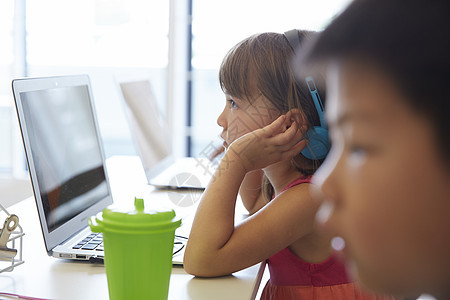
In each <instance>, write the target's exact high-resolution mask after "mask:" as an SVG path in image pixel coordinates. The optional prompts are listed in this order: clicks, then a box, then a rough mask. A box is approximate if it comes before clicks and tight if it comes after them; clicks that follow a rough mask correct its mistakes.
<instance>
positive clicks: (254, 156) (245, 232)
mask: <svg viewBox="0 0 450 300" xmlns="http://www.w3.org/2000/svg"><path fill="white" fill-rule="evenodd" d="M283 122H284V116H281V117H280V118H278V119H277V120H276V121H274V122H273V123H272V124H270V125H268V126H266V127H264V128H262V129H259V130H256V131H254V132H251V133H249V134H247V135H245V136H243V137H241V138H240V139H238V140H236V141H235V142H233V143H232V144H231V145H230V147H229V149H228V151H227V152H226V153H225V156H224V157H223V159H222V161H221V162H220V165H219V167H218V169H217V171H216V173H215V175H214V178H213V180H212V181H211V182H210V184H209V186H208V187H207V189H206V190H205V192H204V193H203V196H202V200H201V202H200V204H199V206H198V209H197V213H196V216H195V219H194V222H193V225H192V229H191V234H190V236H189V240H188V244H187V247H186V253H185V260H184V267H185V270H186V271H187V272H189V273H192V274H195V275H197V276H219V275H225V274H230V273H232V272H235V271H237V270H240V269H243V268H246V267H248V266H251V265H253V264H255V263H258V262H260V261H262V260H264V259H265V258H267V257H268V256H270V255H271V254H273V253H275V252H276V251H278V250H280V249H282V248H283V247H286V246H287V245H289V244H291V243H292V242H294V241H295V240H297V239H298V238H299V237H301V236H302V234H305V233H306V232H309V231H308V230H310V228H309V227H308V226H309V225H308V226H306V227H308V228H306V227H305V226H301V225H299V226H295V224H297V223H298V220H301V218H302V216H301V215H302V214H305V216H303V218H305V220H306V219H307V217H308V216H310V215H312V216H313V215H314V213H313V212H312V211H311V209H316V207H315V206H314V205H313V204H312V203H313V201H306V202H302V201H281V200H282V199H280V201H272V202H271V203H270V204H268V205H266V206H265V207H264V209H262V210H260V211H259V212H258V213H257V214H255V215H253V216H252V217H250V218H248V219H247V220H246V221H244V222H243V223H241V224H240V225H239V226H237V227H235V226H234V212H235V204H236V198H237V195H238V192H239V188H240V186H241V183H242V181H243V180H244V177H245V175H246V174H247V173H248V172H249V171H252V170H256V169H262V168H264V167H265V166H267V165H270V164H272V163H274V162H277V161H282V160H285V159H289V158H291V157H293V156H295V155H296V154H298V153H299V152H300V151H301V150H302V149H303V148H304V147H305V144H304V143H305V142H300V143H299V142H298V141H299V140H300V138H301V134H300V133H299V130H298V126H297V125H296V123H293V124H292V126H291V127H290V128H289V129H287V130H286V131H285V132H282V133H279V134H276V135H274V136H273V134H274V133H277V132H280V130H279V128H280V126H281V125H282V124H283ZM300 188H302V189H305V187H301V186H299V187H298V188H297V187H296V188H292V189H291V190H299V189H300ZM287 192H289V193H287ZM287 192H285V193H283V194H282V195H281V196H282V198H286V199H288V198H293V197H292V195H291V191H290V190H289V191H287ZM303 193H305V195H306V193H308V192H307V189H306V191H304V192H303ZM289 195H291V196H289ZM281 196H280V197H281ZM297 196H298V195H297ZM280 197H278V198H280ZM278 198H277V199H278ZM306 198H308V199H309V197H305V199H306ZM295 203H301V205H300V206H304V207H303V208H302V207H298V208H295V209H292V204H295ZM296 205H297V206H299V205H298V204H296ZM312 206H314V207H313V208H312ZM311 218H312V219H311V222H309V223H311V224H313V223H314V220H313V217H311ZM305 223H308V222H305ZM311 226H312V225H311Z"/></svg>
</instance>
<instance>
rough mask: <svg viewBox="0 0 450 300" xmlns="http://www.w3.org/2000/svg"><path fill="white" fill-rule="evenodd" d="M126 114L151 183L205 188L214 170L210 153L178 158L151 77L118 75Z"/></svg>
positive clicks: (187, 187) (177, 187) (158, 186)
mask: <svg viewBox="0 0 450 300" xmlns="http://www.w3.org/2000/svg"><path fill="white" fill-rule="evenodd" d="M118 83H119V86H120V90H121V92H122V96H123V97H122V99H123V102H124V107H125V112H126V113H125V115H126V118H127V119H128V122H129V125H130V129H131V134H132V137H133V140H134V141H135V145H136V148H137V151H138V154H139V157H140V158H141V162H142V165H143V167H144V170H145V174H146V176H147V180H148V183H149V184H151V185H153V186H155V187H157V188H160V189H167V188H168V189H200V190H202V189H205V188H206V186H207V184H208V183H209V181H210V180H211V177H212V175H213V173H214V171H215V167H214V164H213V163H211V162H210V161H209V159H208V158H207V157H202V158H197V157H181V158H175V157H174V156H173V155H172V154H171V143H170V135H169V133H168V130H167V128H168V126H167V124H166V122H165V121H164V118H163V116H162V114H161V113H160V112H159V109H158V106H157V103H156V100H155V96H154V93H153V90H152V87H151V84H150V81H149V80H145V79H135V78H133V79H132V80H126V79H124V78H120V79H118Z"/></svg>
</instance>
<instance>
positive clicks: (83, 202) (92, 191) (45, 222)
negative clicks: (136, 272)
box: [12, 75, 185, 264]
mask: <svg viewBox="0 0 450 300" xmlns="http://www.w3.org/2000/svg"><path fill="white" fill-rule="evenodd" d="M12 88H13V94H14V99H15V103H16V109H17V115H18V119H19V124H20V129H21V132H22V138H23V143H24V148H25V153H26V157H27V162H28V168H29V172H30V177H31V182H32V185H33V191H34V196H35V200H36V204H37V209H38V214H39V219H40V223H41V228H42V233H43V237H44V242H45V247H46V249H47V253H48V254H49V255H51V256H54V257H57V258H64V259H76V260H90V261H91V262H101V261H102V260H103V256H104V253H103V244H102V237H101V235H95V234H93V233H91V232H90V230H89V227H88V226H87V219H88V218H89V217H91V216H93V215H95V214H97V213H98V212H100V211H102V210H103V209H104V208H105V207H106V206H108V205H110V204H112V203H113V199H112V197H111V191H110V186H109V181H108V174H107V172H106V165H105V157H104V152H103V148H102V142H101V137H100V133H99V128H98V124H97V119H96V113H95V109H94V104H93V100H92V91H91V87H90V82H89V77H88V76H86V75H77V76H61V77H45V78H25V79H16V80H13V82H12ZM183 242H185V241H184V240H181V241H180V240H177V241H176V245H175V247H174V252H176V253H178V252H181V251H180V250H182V248H184V243H183ZM174 263H177V264H181V263H182V257H180V255H176V258H175V256H174Z"/></svg>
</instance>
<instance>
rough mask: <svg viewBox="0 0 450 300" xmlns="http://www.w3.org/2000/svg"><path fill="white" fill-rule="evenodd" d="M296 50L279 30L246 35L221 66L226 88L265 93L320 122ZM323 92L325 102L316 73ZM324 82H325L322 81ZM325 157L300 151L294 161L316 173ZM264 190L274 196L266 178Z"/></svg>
mask: <svg viewBox="0 0 450 300" xmlns="http://www.w3.org/2000/svg"><path fill="white" fill-rule="evenodd" d="M313 34H314V33H313V32H309V31H298V35H299V38H300V40H303V41H305V40H309V39H310V38H311V36H312V35H313ZM293 58H294V50H293V49H292V48H291V46H290V45H289V42H288V41H287V39H286V37H285V36H284V35H283V34H279V33H272V32H268V33H261V34H256V35H253V36H251V37H249V38H246V39H244V40H243V41H241V42H240V43H238V44H237V45H236V46H234V47H233V48H232V49H231V50H230V51H229V52H228V53H227V55H226V56H225V58H224V59H223V61H222V64H221V67H220V70H219V82H220V86H221V88H222V90H223V91H224V92H225V93H227V94H229V95H231V96H233V97H238V98H241V99H245V100H247V101H249V102H250V103H251V102H252V99H255V97H257V96H258V95H263V96H264V97H265V98H266V99H267V100H268V101H270V102H271V103H272V105H273V106H274V107H275V108H276V110H278V111H277V112H276V113H277V114H283V113H286V112H288V111H289V110H290V109H293V108H296V109H298V110H299V111H300V112H301V113H303V114H304V115H305V117H306V121H307V124H306V125H307V128H308V129H309V128H310V127H312V126H319V125H320V120H319V116H318V114H317V111H316V108H315V105H314V102H313V99H312V96H311V94H310V92H309V90H308V87H307V84H306V82H305V81H304V80H300V79H299V80H296V78H295V75H294V72H293ZM314 80H315V81H316V85H317V88H318V90H319V94H320V96H321V99H322V101H323V102H324V103H325V98H326V97H325V91H324V90H323V86H324V84H323V78H319V76H315V77H314ZM320 83H322V84H320ZM322 161H323V160H310V159H307V158H305V157H304V156H303V155H301V154H299V155H297V157H296V158H295V159H294V160H293V164H294V165H295V166H296V167H297V169H298V170H299V171H300V172H301V173H302V174H304V175H306V176H307V175H312V174H313V173H314V172H315V171H316V170H317V169H318V168H319V167H320V164H321V163H322ZM263 190H265V192H264V195H265V196H266V199H267V200H268V199H270V198H271V196H272V194H273V190H272V187H271V185H270V184H269V182H268V181H267V180H264V183H263Z"/></svg>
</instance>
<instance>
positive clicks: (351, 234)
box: [315, 62, 450, 295]
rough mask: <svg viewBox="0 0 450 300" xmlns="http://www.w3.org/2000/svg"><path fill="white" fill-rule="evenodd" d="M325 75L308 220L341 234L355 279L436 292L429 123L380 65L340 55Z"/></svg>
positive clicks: (449, 194) (444, 197)
mask: <svg viewBox="0 0 450 300" xmlns="http://www.w3.org/2000/svg"><path fill="white" fill-rule="evenodd" d="M328 83H329V92H328V104H327V105H328V106H327V118H328V121H329V126H330V135H331V138H332V144H333V146H332V150H331V152H330V154H329V155H328V158H327V159H326V161H325V163H324V164H323V165H322V167H321V168H320V169H319V171H318V172H317V173H316V176H315V181H316V183H317V184H318V185H319V186H320V192H321V196H322V197H323V199H324V201H325V202H324V205H322V208H327V209H321V211H319V213H318V220H319V221H320V220H321V219H322V221H324V220H325V219H327V218H326V217H324V216H328V219H327V221H325V223H324V227H325V228H326V229H328V230H331V231H332V232H333V233H334V234H335V235H336V236H340V237H342V239H343V240H344V241H345V248H344V249H343V251H342V252H343V255H344V257H345V258H346V260H347V262H348V265H349V267H350V272H351V274H353V275H354V276H355V277H356V279H358V280H359V281H360V282H361V284H362V285H363V286H365V287H368V288H370V289H372V290H375V291H380V292H386V293H391V294H397V293H398V294H410V295H411V293H422V292H426V293H431V294H433V293H436V292H437V293H442V294H445V291H442V287H445V288H446V289H449V288H450V287H449V284H448V280H449V278H450V171H449V170H448V165H447V163H446V162H444V161H443V160H440V158H439V154H438V153H439V152H438V148H437V143H436V139H435V136H434V135H433V129H432V127H431V124H430V122H429V121H428V120H427V119H425V118H423V117H422V116H421V115H420V114H418V113H417V112H415V111H413V110H412V109H411V108H410V107H409V105H408V104H407V102H406V101H404V98H403V96H402V95H401V94H400V93H399V92H398V91H397V89H396V88H395V86H394V85H393V83H392V81H390V80H389V79H388V76H387V75H386V74H384V73H382V71H377V70H376V69H374V68H371V67H368V66H361V65H359V66H358V65H357V64H352V63H348V62H347V63H345V64H342V65H340V66H338V67H336V66H335V67H333V71H332V72H330V76H329V77H328ZM324 212H325V213H324ZM326 212H328V213H329V215H328V213H326ZM321 217H322V218H321ZM446 282H447V284H446ZM447 292H448V290H447Z"/></svg>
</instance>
